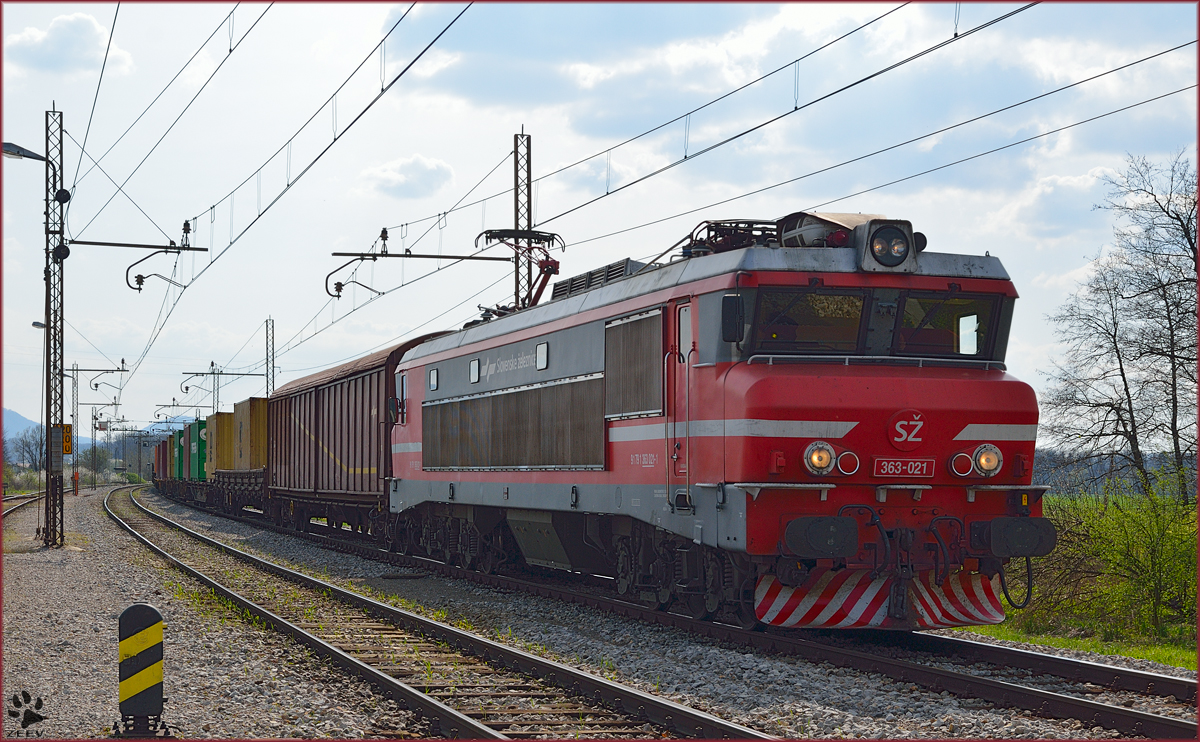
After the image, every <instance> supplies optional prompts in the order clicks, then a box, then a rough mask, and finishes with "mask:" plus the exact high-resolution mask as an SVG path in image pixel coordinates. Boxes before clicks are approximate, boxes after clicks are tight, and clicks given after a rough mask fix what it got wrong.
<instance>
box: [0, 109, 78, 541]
mask: <svg viewBox="0 0 1200 742" xmlns="http://www.w3.org/2000/svg"><path fill="white" fill-rule="evenodd" d="M3 151H4V155H5V156H7V157H15V158H18V159H20V158H29V159H33V160H41V161H42V162H45V163H46V212H45V213H46V273H45V280H46V321H45V324H46V518H45V526H44V527H43V530H42V543H43V544H45V545H46V546H59V547H61V546H62V545H63V465H62V455H63V454H62V451H63V432H64V431H63V427H62V426H63V261H64V260H66V259H67V256H69V255H70V254H71V251H70V248H68V247H67V245H66V243H65V242H64V240H63V208H64V207H65V206H66V204H67V202H68V201H70V200H71V194H70V192H69V191H67V190H66V189H65V188H63V187H62V182H61V180H62V161H63V116H62V111H54V110H51V111H46V156H45V157H43V156H41V155H39V154H37V153H36V152H32V151H30V150H27V149H25V148H24V147H19V146H17V145H15V144H11V143H9V142H5V143H4V146H3Z"/></svg>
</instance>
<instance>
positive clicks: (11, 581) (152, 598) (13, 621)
mask: <svg viewBox="0 0 1200 742" xmlns="http://www.w3.org/2000/svg"><path fill="white" fill-rule="evenodd" d="M85 493H86V494H85V496H81V497H73V496H68V497H67V498H66V501H65V512H64V521H65V529H66V531H67V535H66V546H65V547H64V548H63V549H61V550H58V549H56V550H47V549H44V548H42V547H41V543H40V541H35V540H33V532H34V528H35V527H36V525H37V521H38V510H39V508H38V506H32V505H31V506H29V507H27V508H23V509H21V510H19V511H17V512H16V513H14V514H13V515H12V516H10V517H9V518H8V519H6V520H5V522H4V565H3V566H4V575H3V577H4V612H3V636H4V643H3V661H4V666H3V697H4V698H5V705H6V706H9V707H11V706H12V702H11V700H8V699H11V697H12V695H13V694H14V693H20V692H21V691H27V692H28V693H29V694H30V696H31V698H33V699H35V700H34V703H36V699H37V698H41V699H42V708H41V710H40V713H41V714H42V715H44V716H45V717H46V718H45V720H44V721H42V722H39V723H36V724H34V725H31V726H30V727H29V728H28V729H27V730H25V731H26V732H30V733H38V732H40V733H41V736H43V737H49V738H82V737H101V736H107V734H108V732H109V730H110V727H111V725H112V724H113V723H114V722H115V721H117V719H118V711H117V618H118V617H119V616H120V613H121V611H123V610H124V609H125V608H126V607H128V606H129V605H130V604H131V603H133V602H135V601H146V602H149V603H151V604H153V605H154V606H155V607H156V608H158V609H159V611H161V612H162V614H163V617H164V623H165V629H166V633H165V639H164V643H163V650H164V655H165V661H164V683H163V685H164V696H165V697H166V698H167V699H168V700H167V703H166V706H165V710H164V713H163V719H164V721H166V722H167V723H169V724H171V725H172V726H174V727H177V728H178V731H177V732H176V734H177V736H183V737H189V738H224V739H230V738H255V737H258V738H261V737H276V738H277V737H306V738H318V737H319V738H329V737H332V738H351V737H353V738H357V737H364V736H365V737H379V736H383V735H381V734H380V732H381V731H385V730H404V729H408V730H411V733H412V734H413V736H424V727H423V726H421V725H419V724H414V720H413V718H412V716H411V715H410V714H409V713H408V712H406V711H403V710H400V709H398V708H397V707H396V705H395V704H394V703H393V702H392V701H390V700H386V699H384V698H383V697H382V696H380V695H378V694H376V693H375V692H374V691H373V690H372V689H371V687H370V686H368V685H366V684H365V683H362V682H361V681H358V680H355V679H350V678H348V677H346V676H344V675H342V674H340V673H339V672H338V671H336V670H334V669H332V668H330V667H329V666H327V665H325V664H323V663H322V662H321V661H320V660H319V659H317V658H316V657H315V656H314V655H312V654H311V653H310V652H309V651H308V650H306V649H304V648H302V647H299V646H297V645H296V644H294V643H292V642H291V640H289V639H286V638H283V637H281V636H279V635H276V634H274V633H273V632H268V631H265V630H262V629H258V628H255V627H253V626H251V625H249V624H247V623H245V622H243V621H242V620H241V619H240V618H238V617H237V614H236V613H235V612H234V611H233V610H231V609H230V608H229V607H227V606H226V605H225V604H223V603H221V602H218V601H216V600H214V599H213V598H212V597H211V595H206V594H204V593H202V592H201V591H200V590H199V584H198V583H196V582H195V581H193V580H191V579H190V578H187V577H185V576H184V575H182V574H181V573H180V572H178V571H177V570H175V569H173V568H171V567H170V566H169V565H167V563H166V562H165V561H163V560H161V559H159V558H158V557H156V556H154V555H153V554H151V553H150V552H149V551H148V550H146V548H145V547H143V546H142V545H141V544H140V543H138V542H137V541H135V540H134V539H133V537H132V536H130V535H128V534H127V533H125V532H124V531H122V530H120V529H119V528H118V527H117V526H116V525H115V524H114V523H113V522H112V521H110V520H109V518H108V516H107V515H105V513H104V510H103V507H102V501H103V499H104V498H103V493H102V492H95V491H86V490H85ZM16 731H20V725H19V724H18V723H16V721H15V720H13V719H12V718H10V717H8V716H7V714H6V715H5V716H4V732H5V736H10V737H11V736H14V733H15V732H16Z"/></svg>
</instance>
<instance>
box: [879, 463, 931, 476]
mask: <svg viewBox="0 0 1200 742" xmlns="http://www.w3.org/2000/svg"><path fill="white" fill-rule="evenodd" d="M933 461H934V460H933V459H875V476H877V477H932V476H933Z"/></svg>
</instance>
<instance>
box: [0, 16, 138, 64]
mask: <svg viewBox="0 0 1200 742" xmlns="http://www.w3.org/2000/svg"><path fill="white" fill-rule="evenodd" d="M106 46H108V30H107V29H106V28H104V27H103V26H101V25H100V23H99V22H98V21H97V20H96V19H95V18H94V17H92V16H90V15H88V14H87V13H73V14H71V15H60V16H58V17H56V18H55V19H54V20H52V21H50V26H49V27H48V28H47V29H46V30H45V31H42V30H41V29H38V28H33V27H29V28H26V29H25V30H24V31H22V32H21V33H18V34H12V35H10V36H9V37H8V38H6V39H5V40H4V51H5V56H6V57H7V59H8V62H9V64H11V65H13V67H14V70H15V71H18V72H20V73H23V72H30V71H33V72H51V73H62V74H69V75H75V74H81V73H89V72H93V71H94V72H97V73H98V72H99V70H100V65H101V64H104V49H105V47H106ZM105 69H106V73H107V74H117V75H124V74H128V73H130V72H132V71H133V56H132V55H131V54H130V53H129V52H127V51H125V50H124V49H121V48H120V47H119V46H117V44H116V43H115V42H114V43H113V44H112V47H111V48H110V49H109V50H108V63H107V65H106V67H105Z"/></svg>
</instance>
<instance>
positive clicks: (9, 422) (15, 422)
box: [4, 407, 92, 450]
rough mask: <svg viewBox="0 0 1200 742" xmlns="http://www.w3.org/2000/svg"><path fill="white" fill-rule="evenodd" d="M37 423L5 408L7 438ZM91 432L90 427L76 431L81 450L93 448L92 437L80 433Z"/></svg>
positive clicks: (35, 425) (5, 435) (5, 432)
mask: <svg viewBox="0 0 1200 742" xmlns="http://www.w3.org/2000/svg"><path fill="white" fill-rule="evenodd" d="M37 425H38V423H37V422H35V421H33V420H30V419H29V418H27V417H25V416H24V415H22V414H21V413H19V412H15V411H13V410H10V409H8V408H7V407H5V408H4V437H5V438H12V437H13V436H17V435H20V434H21V433H22V432H23V431H24V430H26V429H27V428H34V427H37ZM90 432H91V430H90V429H87V430H77V431H75V433H76V438H77V439H78V442H79V448H80V450H85V449H88V448H91V446H92V439H91V438H89V437H87V436H86V435H79V434H80V433H90Z"/></svg>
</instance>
